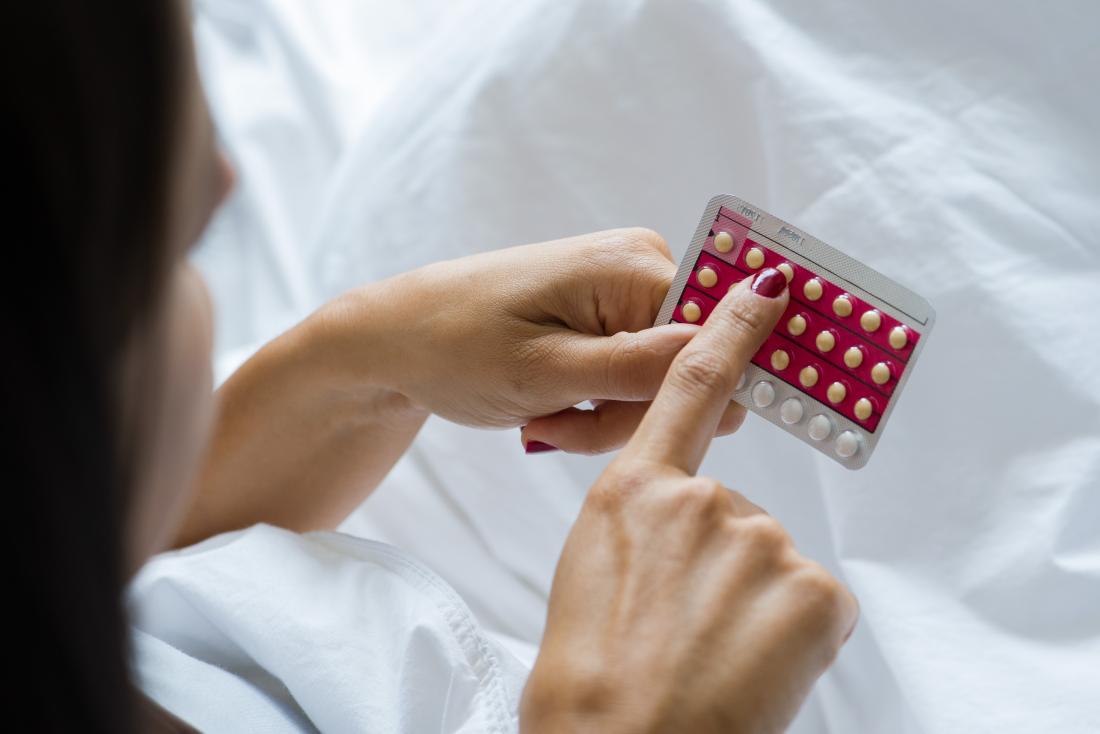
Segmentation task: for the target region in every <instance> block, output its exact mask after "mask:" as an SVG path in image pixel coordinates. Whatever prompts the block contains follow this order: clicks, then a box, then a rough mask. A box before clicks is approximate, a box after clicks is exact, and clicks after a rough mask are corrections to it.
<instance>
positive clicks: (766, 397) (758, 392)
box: [752, 380, 775, 408]
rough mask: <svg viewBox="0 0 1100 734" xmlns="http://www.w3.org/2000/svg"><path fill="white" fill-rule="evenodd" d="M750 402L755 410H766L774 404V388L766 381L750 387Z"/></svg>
mask: <svg viewBox="0 0 1100 734" xmlns="http://www.w3.org/2000/svg"><path fill="white" fill-rule="evenodd" d="M752 402H753V405H755V406H756V407H757V408H766V407H768V406H769V405H771V404H772V403H774V402H775V388H774V387H772V384H771V383H770V382H768V381H766V380H761V381H760V382H758V383H756V384H755V385H753V386H752Z"/></svg>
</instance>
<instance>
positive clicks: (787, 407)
mask: <svg viewBox="0 0 1100 734" xmlns="http://www.w3.org/2000/svg"><path fill="white" fill-rule="evenodd" d="M803 410H804V407H803V405H802V401H801V400H799V399H798V398H787V399H786V400H784V401H783V404H782V405H780V406H779V417H780V419H781V420H782V421H783V422H784V423H786V424H787V425H788V426H792V425H794V424H795V423H798V422H799V421H800V420H802V413H803Z"/></svg>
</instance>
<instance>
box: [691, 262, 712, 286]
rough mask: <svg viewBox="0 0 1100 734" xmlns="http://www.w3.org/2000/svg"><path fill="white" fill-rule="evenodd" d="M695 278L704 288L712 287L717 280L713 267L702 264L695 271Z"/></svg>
mask: <svg viewBox="0 0 1100 734" xmlns="http://www.w3.org/2000/svg"><path fill="white" fill-rule="evenodd" d="M695 279H696V280H698V281H699V285H701V286H703V287H704V288H713V287H714V285H715V284H716V283H717V282H718V273H716V272H714V268H712V267H710V266H704V267H702V268H700V269H699V272H698V273H696V275H695Z"/></svg>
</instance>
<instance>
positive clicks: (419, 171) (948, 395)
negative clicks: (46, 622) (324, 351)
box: [181, 0, 1100, 734]
mask: <svg viewBox="0 0 1100 734" xmlns="http://www.w3.org/2000/svg"><path fill="white" fill-rule="evenodd" d="M1098 27H1100V7H1098V6H1097V5H1095V4H1094V3H1090V2H1085V1H1083V0H1082V1H1078V2H1063V3H1056V4H1055V3H1048V4H1044V5H1041V6H1040V5H1035V4H1029V3H1022V2H1008V3H1005V2H994V1H993V0H980V1H977V2H969V3H954V2H947V1H946V0H933V1H931V2H922V3H903V2H899V1H892V2H876V3H855V2H849V1H847V0H823V1H821V2H814V3H801V2H796V1H795V0H786V1H781V2H764V0H746V1H745V2H727V3H721V2H703V1H702V0H678V1H673V0H664V1H662V0H649V1H643V0H629V1H624V2H615V3H612V2H588V1H587V0H532V1H531V2H514V1H512V0H509V1H505V0H500V1H494V0H477V1H473V2H466V3H445V2H442V1H440V0H412V1H409V2H402V3H387V2H382V1H381V0H343V1H340V0H330V1H329V2H324V3H306V2H301V1H297V2H296V1H295V0H216V2H215V1H214V0H199V2H198V3H197V24H196V32H197V38H198V45H199V53H200V59H201V64H202V71H203V76H204V79H205V81H206V83H207V88H208V91H209V94H210V97H211V102H212V108H213V111H214V115H215V118H216V121H217V124H218V127H219V130H220V131H221V134H222V136H223V139H224V141H225V144H226V147H227V149H228V151H229V153H230V155H231V157H232V158H233V160H234V161H235V163H236V164H237V166H238V168H239V169H240V172H241V175H242V180H241V185H240V188H239V190H238V192H237V194H236V195H235V197H234V199H233V201H232V203H231V205H230V206H229V207H228V209H227V210H226V211H225V213H224V215H223V216H222V217H220V218H219V220H218V223H217V226H216V227H215V229H214V230H213V231H212V233H211V235H210V237H209V238H208V240H207V242H206V243H205V245H204V247H203V249H202V251H201V252H200V253H199V256H198V260H199V264H200V266H201V267H202V269H203V270H204V272H205V273H206V274H207V275H208V277H209V279H210V281H211V284H212V287H213V292H214V296H215V300H216V302H217V305H218V309H219V314H218V318H219V321H218V323H219V342H218V345H219V357H220V363H219V365H220V371H221V373H222V374H224V373H225V372H226V371H227V370H228V369H229V368H230V367H231V366H232V365H233V364H235V363H236V362H237V361H239V360H240V359H241V358H243V357H244V356H245V355H247V353H248V352H249V351H250V350H251V349H252V348H254V345H255V344H257V343H259V342H260V341H262V340H263V339H266V338H269V337H270V336H272V335H274V334H275V333H277V332H278V330H280V329H282V328H284V327H286V326H287V325H289V324H290V323H292V322H293V321H295V320H297V319H299V318H301V317H302V316H304V315H305V314H306V313H308V311H309V310H310V309H311V308H313V307H315V306H316V305H318V304H319V303H321V302H323V300H325V299H326V298H328V297H331V296H332V295H335V294H336V293H338V292H339V291H340V290H342V289H345V288H348V287H352V286H354V285H356V284H359V283H362V282H366V281H370V280H373V279H377V278H380V277H383V276H386V275H389V274H392V273H395V272H398V271H401V270H406V269H408V268H412V267H415V266H417V265H420V264H422V263H426V262H429V261H433V260H438V259H442V258H449V257H454V256H458V255H462V254H465V253H469V252H474V251H482V250H488V249H492V248H496V247H501V246H504V245H508V244H518V243H524V242H531V241H538V240H542V239H548V238H553V237H558V236H563V235H569V234H575V233H580V232H584V231H590V230H595V229H601V228H607V227H614V226H622V225H633V224H641V225H648V226H651V227H654V228H656V229H658V230H659V231H661V232H662V233H663V234H665V235H666V237H667V238H668V239H669V241H670V244H671V247H672V250H673V253H674V256H676V257H677V258H678V257H679V256H680V255H681V254H682V253H683V251H684V249H685V248H686V245H687V242H688V240H689V238H690V235H691V233H692V232H693V230H694V227H695V225H696V223H697V221H698V217H699V216H700V213H701V211H702V208H703V206H704V204H705V203H706V201H707V199H708V198H709V197H710V196H711V195H712V194H714V193H716V192H723V191H724V192H729V193H734V194H738V195H740V196H742V197H744V198H746V199H748V200H750V201H753V202H754V203H756V204H758V205H760V206H762V207H764V208H766V209H768V210H769V211H771V212H773V213H775V214H777V215H778V216H781V217H783V218H786V219H789V220H790V221H792V222H794V223H796V224H797V225H798V226H800V227H802V228H804V229H806V230H807V231H809V232H811V233H813V234H815V235H816V236H818V237H820V238H822V239H823V240H825V241H826V242H829V243H831V244H833V245H834V246H836V247H838V248H840V249H842V250H844V251H845V252H847V253H849V254H851V255H853V256H854V257H856V258H858V259H860V260H863V261H865V262H867V263H868V264H869V265H870V266H871V267H873V268H875V269H877V270H879V271H881V272H883V273H885V274H887V275H889V276H891V277H894V278H895V279H897V280H900V281H901V282H902V283H904V284H906V285H907V286H909V287H911V288H912V289H913V290H915V291H917V292H918V293H920V294H921V295H923V296H925V297H927V298H928V299H929V301H931V302H932V304H933V305H934V306H935V308H936V309H937V313H938V320H937V326H936V330H935V332H934V333H933V334H932V337H931V339H930V340H929V342H928V344H927V348H926V349H925V351H924V353H923V355H922V359H921V363H920V364H919V365H918V369H917V370H916V372H915V373H914V374H913V376H912V379H911V380H910V381H909V383H908V385H907V387H906V390H905V394H904V395H903V396H902V398H901V400H900V402H899V404H898V406H897V409H896V410H895V411H894V413H893V415H892V417H891V421H890V425H889V427H888V429H887V430H886V432H885V434H884V437H883V439H882V440H881V442H880V443H879V445H878V448H877V450H876V454H875V457H874V459H873V460H872V461H871V463H870V465H869V466H868V467H867V468H865V469H863V470H861V471H859V472H856V473H850V472H847V471H845V470H844V469H842V468H840V467H839V466H837V465H835V464H833V463H831V462H830V461H828V460H827V459H825V458H824V457H821V456H819V455H818V454H816V453H814V452H813V451H811V450H810V449H808V448H807V447H805V446H803V445H801V444H799V443H798V442H795V441H792V440H790V439H789V437H787V436H786V435H784V434H783V433H782V432H781V431H777V430H775V429H774V427H772V426H770V425H768V424H766V423H764V422H762V421H754V420H752V416H750V418H749V420H748V421H747V424H746V425H745V427H744V428H743V429H742V430H741V431H740V432H739V434H738V435H737V436H736V437H734V438H731V439H722V440H719V441H717V442H716V443H715V445H714V447H713V448H712V450H711V452H710V455H709V457H708V459H707V462H706V464H705V465H704V467H703V471H704V472H706V473H708V474H710V475H713V476H715V477H718V478H720V479H721V480H723V481H724V482H726V483H727V484H729V485H731V486H733V487H735V488H737V489H739V490H741V491H743V492H745V493H746V494H747V495H748V496H749V497H751V498H752V499H754V500H755V501H757V502H758V503H760V504H762V505H763V506H765V507H766V508H767V509H768V510H769V511H770V512H771V513H772V514H773V515H775V516H776V517H778V518H779V519H780V520H782V521H783V522H784V523H785V524H786V525H787V527H788V528H789V529H790V530H791V532H792V534H793V536H794V538H795V540H796V542H797V543H798V546H799V548H800V549H801V550H802V551H803V552H804V553H806V554H807V555H809V556H812V557H814V558H817V559H819V560H821V561H822V562H823V563H825V564H826V565H828V566H829V567H830V568H832V569H833V570H834V571H836V572H837V573H839V574H840V575H841V576H842V577H843V578H844V579H845V580H846V582H847V583H848V584H849V585H850V586H851V587H852V589H853V590H854V591H855V593H856V594H857V596H858V597H859V599H860V602H861V604H862V618H861V622H860V624H859V627H858V629H857V632H856V634H855V635H854V637H853V638H852V640H851V642H850V644H849V645H848V646H847V647H846V649H845V650H844V652H843V653H842V654H841V656H840V659H839V660H838V661H837V664H836V666H835V668H834V669H833V670H832V671H831V672H830V673H829V674H828V675H826V676H825V677H824V678H823V679H822V681H821V682H820V683H819V684H818V686H817V687H816V689H815V691H814V693H813V695H812V696H811V698H810V700H809V702H808V703H807V706H806V708H805V709H804V711H803V713H802V715H801V716H800V717H799V719H798V720H797V721H796V723H795V725H794V727H793V729H792V730H793V731H795V732H803V733H805V732H829V733H831V734H846V733H849V732H889V733H891V734H893V733H896V732H903V733H905V732H937V733H938V732H967V733H971V732H1021V733H1022V732H1029V733H1030V732H1039V731H1041V732H1069V733H1071V734H1075V733H1078V732H1080V733H1082V734H1083V733H1085V732H1096V731H1100V677H1098V673H1100V532H1098V531H1097V526H1098V524H1100V326H1098V323H1100V322H1098V316H1097V314H1100V206H1098V205H1097V202H1098V201H1100V137H1098V136H1097V133H1096V131H1097V130H1098V129H1100V97H1097V95H1096V94H1095V91H1094V89H1093V87H1095V81H1096V73H1097V70H1098V69H1100V43H1098V40H1097V39H1098V35H1097V32H1096V29H1097V28H1098ZM605 463H606V459H592V458H584V457H567V456H561V455H546V454H543V455H537V456H531V457H526V456H523V455H522V454H521V452H520V447H519V443H518V438H517V435H516V433H515V432H513V431H509V432H494V433H485V432H477V431H473V430H469V429H465V428H460V427H456V426H453V425H450V424H447V423H444V422H442V421H435V420H433V421H430V422H429V424H428V425H427V427H426V428H425V430H424V431H423V433H422V435H421V437H420V438H419V439H418V441H417V442H416V444H415V445H414V447H413V449H412V450H411V452H410V454H409V455H408V456H407V457H406V459H405V460H403V461H402V462H401V463H400V464H399V465H398V466H397V468H396V470H395V471H394V473H393V474H392V476H391V477H390V478H389V479H387V481H386V482H385V483H384V485H383V486H382V488H381V489H380V490H379V491H378V492H377V494H376V495H375V496H374V497H373V498H372V499H371V500H370V501H369V502H367V503H366V504H365V506H364V507H363V508H362V509H360V510H359V511H358V512H357V513H356V514H355V515H354V516H353V517H352V518H350V519H349V520H348V522H347V523H346V525H345V527H344V529H345V530H347V531H348V532H351V533H355V534H359V535H366V536H369V537H375V538H380V539H383V540H386V541H388V542H391V543H394V544H396V545H398V546H400V547H402V548H406V549H410V550H412V551H413V552H415V553H416V554H417V556H418V557H420V558H422V559H424V560H425V561H426V563H427V564H428V565H430V566H431V567H432V568H433V569H435V570H436V571H438V572H439V573H440V574H441V575H442V576H443V577H444V578H445V579H447V581H448V582H449V583H451V584H452V585H453V586H454V587H455V588H456V589H457V590H458V591H459V593H460V594H461V595H462V596H463V598H464V599H465V600H466V602H467V603H468V604H469V605H470V607H471V608H472V609H473V610H474V612H475V614H476V615H477V616H478V618H479V619H480V620H481V621H482V622H483V623H484V624H485V625H486V626H487V627H488V628H490V629H492V630H493V631H495V632H500V633H505V634H508V635H511V636H512V637H515V638H517V639H519V640H523V641H526V642H528V643H531V644H537V642H538V640H539V636H540V632H541V625H542V621H543V617H544V613H545V600H546V596H547V593H548V589H549V583H550V579H551V574H552V570H553V567H554V563H555V560H556V558H557V554H558V552H559V550H560V547H561V543H562V541H563V539H564V537H565V533H566V531H567V528H568V526H569V523H570V522H571V520H572V518H573V517H574V515H575V513H576V511H577V508H578V507H579V503H580V500H581V498H582V496H583V494H584V491H585V489H586V488H587V487H588V486H589V484H590V483H591V481H592V479H593V478H594V477H595V476H596V475H597V474H598V473H599V471H600V470H601V468H602V467H603V466H604V465H605ZM227 572H229V571H227ZM181 573H185V571H183V570H181ZM269 652H270V654H272V655H276V656H277V655H278V653H277V652H276V651H275V650H274V649H273V650H271V651H269ZM290 661H291V664H289V666H288V667H289V668H293V664H292V663H293V659H292V658H290ZM337 693H338V691H333V692H332V696H331V699H332V700H331V701H330V703H331V705H332V706H334V707H340V706H345V705H348V706H350V705H354V703H355V701H354V700H348V699H347V698H344V697H342V696H339V695H337Z"/></svg>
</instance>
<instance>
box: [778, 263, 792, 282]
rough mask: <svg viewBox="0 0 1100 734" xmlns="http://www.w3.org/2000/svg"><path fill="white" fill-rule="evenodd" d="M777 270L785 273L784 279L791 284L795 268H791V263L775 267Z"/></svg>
mask: <svg viewBox="0 0 1100 734" xmlns="http://www.w3.org/2000/svg"><path fill="white" fill-rule="evenodd" d="M775 269H776V270H778V271H779V272H781V273H783V277H784V278H786V279H787V282H788V283H790V282H791V279H792V278H793V277H794V268H792V267H791V264H790V263H779V264H778V265H776V266H775Z"/></svg>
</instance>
